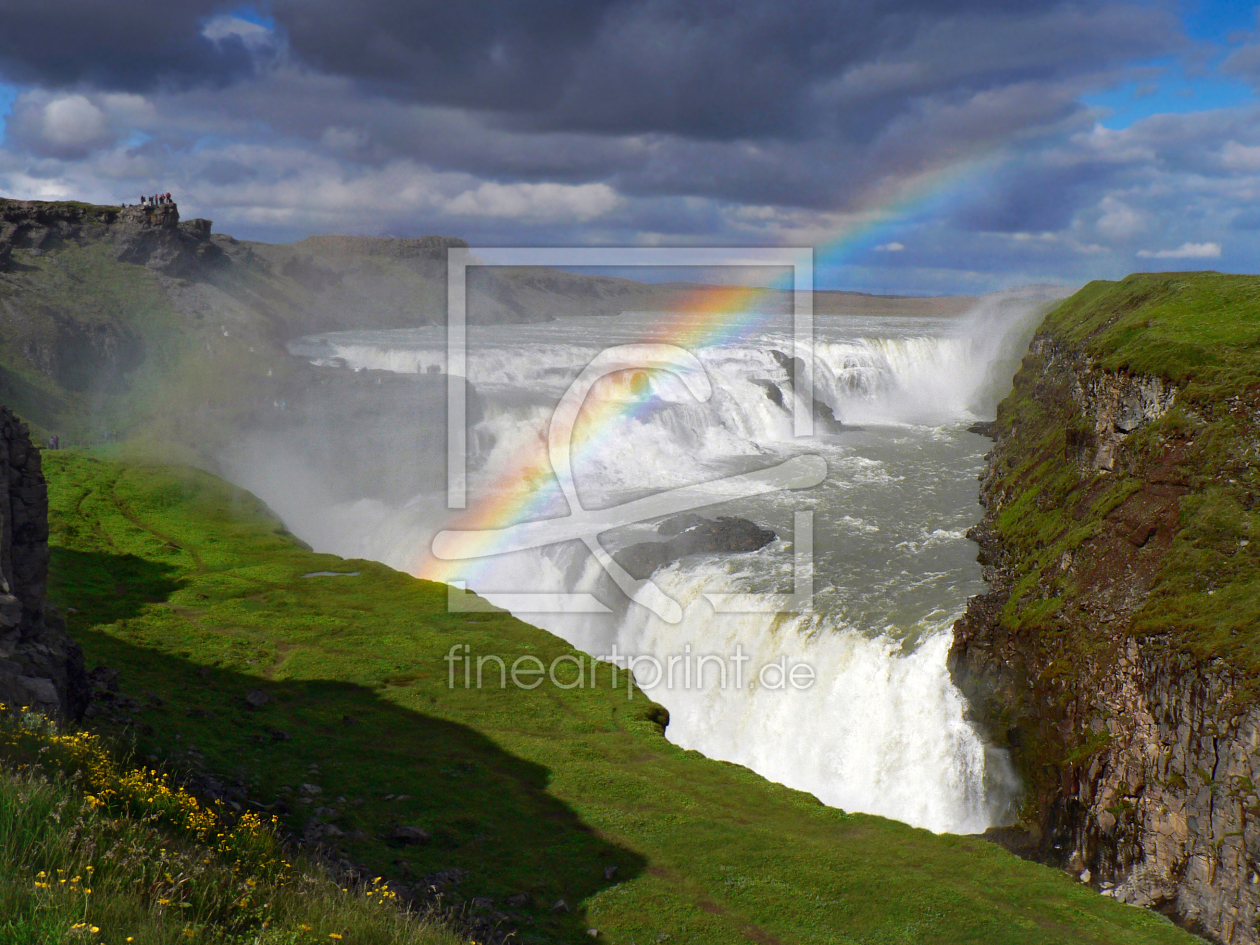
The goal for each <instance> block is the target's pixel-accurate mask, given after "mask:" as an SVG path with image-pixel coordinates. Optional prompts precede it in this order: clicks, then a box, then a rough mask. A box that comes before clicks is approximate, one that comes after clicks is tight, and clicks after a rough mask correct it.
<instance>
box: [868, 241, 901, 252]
mask: <svg viewBox="0 0 1260 945" xmlns="http://www.w3.org/2000/svg"><path fill="white" fill-rule="evenodd" d="M905 248H906V247H905V245H904V244H902V243H898V242H897V241H895V240H894V241H893V242H891V243H882V244H880V245H879V246H876V247H875V249H877V250H878V251H879V252H881V253H899V252H901V251H902V250H903V249H905Z"/></svg>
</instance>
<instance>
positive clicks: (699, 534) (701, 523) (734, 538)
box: [613, 512, 775, 580]
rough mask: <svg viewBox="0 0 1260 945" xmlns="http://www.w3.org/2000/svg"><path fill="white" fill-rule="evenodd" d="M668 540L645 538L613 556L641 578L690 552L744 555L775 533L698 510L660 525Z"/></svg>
mask: <svg viewBox="0 0 1260 945" xmlns="http://www.w3.org/2000/svg"><path fill="white" fill-rule="evenodd" d="M656 532H657V534H658V535H663V536H664V537H665V538H666V539H668V540H667V541H645V542H640V543H638V544H635V545H630V546H628V547H626V548H622V549H621V550H620V551H618V552H617V553H616V554H614V555H613V559H614V560H615V561H616V562H617V563H618V564H620V565H621V566H622V567H623V568H625V569H626V571H628V572H629V573H630V575H631V576H633V577H634V578H636V579H638V580H645V579H647V578H648V577H651V575H652V573H653V572H654V571H656V570H657V569H659V568H663V567H665V565H667V564H672V563H673V562H675V561H678V560H679V559H681V558H685V557H687V556H688V555H700V554H741V553H745V552H749V551H756V550H757V549H759V548H762V547H764V546H766V545H768V544H770V542H772V541H774V539H775V534H774V532H772V531H771V530H770V529H768V528H762V527H761V526H760V525H757V524H756V523H755V522H750V521H748V520H747V519H743V518H735V517H733V516H720V517H719V518H718V519H717V520H714V519H709V518H705V517H704V516H703V515H697V514H695V513H694V512H687V513H684V514H682V515H675V516H672V517H671V518H668V519H666V520H665V521H663V522H661V523H660V525H658V526H657V528H656Z"/></svg>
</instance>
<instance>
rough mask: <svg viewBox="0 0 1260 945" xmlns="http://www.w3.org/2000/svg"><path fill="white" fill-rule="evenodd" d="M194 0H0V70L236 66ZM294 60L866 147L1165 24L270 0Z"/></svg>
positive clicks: (420, 95)
mask: <svg viewBox="0 0 1260 945" xmlns="http://www.w3.org/2000/svg"><path fill="white" fill-rule="evenodd" d="M229 8H230V6H229V5H226V4H222V3H214V2H210V0H191V2H180V3H170V2H151V0H138V2H128V3H123V4H102V3H99V2H97V0H70V2H69V3H65V2H59V3H56V4H51V3H47V4H34V3H30V2H28V0H0V22H3V23H4V30H3V33H0V71H3V73H4V74H5V75H6V76H7V77H8V78H10V79H11V80H15V81H22V82H33V83H38V84H42V85H47V86H64V85H74V84H80V83H87V84H91V85H94V86H96V87H99V88H103V89H105V88H118V89H126V90H138V89H143V88H148V87H152V86H155V85H158V84H160V83H172V82H173V83H177V84H180V83H182V84H185V85H186V84H189V83H195V82H199V81H223V80H225V79H227V78H230V77H233V76H239V75H241V74H244V73H245V72H247V71H248V69H249V67H250V57H249V55H248V50H247V49H246V48H245V44H244V43H243V42H242V41H241V39H240V38H239V37H235V36H229V37H224V38H222V39H220V40H219V41H217V42H216V41H211V40H209V39H207V38H206V37H205V36H204V35H203V29H204V26H205V24H206V22H207V21H208V20H209V18H211V17H212V16H213V15H215V14H222V13H224V12H225V11H226V10H228V9H229ZM267 9H268V12H269V13H270V14H271V15H273V16H274V17H275V22H276V24H277V27H278V30H279V31H280V33H281V34H282V35H283V36H284V37H285V38H286V39H287V41H288V43H289V45H290V48H291V51H292V53H293V55H294V56H295V57H296V58H297V60H298V61H300V62H303V63H306V64H307V65H308V66H310V67H312V68H314V69H315V70H317V71H319V72H322V73H324V74H328V75H336V76H344V77H347V78H350V79H352V80H354V81H355V82H357V83H359V84H360V85H361V87H362V88H363V89H364V90H367V91H369V92H372V93H376V94H382V95H385V96H387V97H391V98H395V99H397V100H400V101H408V102H415V103H419V104H427V105H441V106H452V107H458V108H466V109H472V110H474V111H477V112H481V113H493V114H494V115H495V116H496V117H497V119H498V120H499V121H501V122H503V123H505V124H506V125H507V126H508V127H513V128H518V129H529V130H565V131H585V132H595V133H599V134H618V135H624V134H648V133H665V134H674V135H681V136H684V137H689V138H701V139H703V138H714V139H722V140H729V139H733V138H765V137H786V138H797V137H802V136H813V135H817V134H824V135H825V134H831V135H836V136H840V137H844V138H845V139H846V140H850V141H857V140H861V139H867V138H869V137H870V136H872V135H873V134H875V133H876V132H877V131H878V130H879V129H881V128H883V127H885V126H886V125H887V123H888V122H889V121H890V120H891V119H893V118H895V116H896V115H897V114H899V113H900V112H901V111H902V109H903V108H904V104H905V102H906V100H908V99H912V98H919V97H923V96H932V95H937V96H943V97H944V98H945V99H947V100H955V101H956V100H959V99H961V98H963V97H966V96H968V95H973V94H976V93H980V92H983V91H985V90H988V89H992V88H995V87H999V86H1002V85H1006V84H1010V83H1013V82H1019V81H1030V80H1031V81H1046V80H1051V79H1054V78H1056V77H1061V76H1064V75H1070V74H1073V73H1078V72H1080V71H1082V70H1089V71H1096V70H1098V69H1100V68H1107V67H1108V66H1110V65H1113V64H1115V63H1118V62H1121V61H1127V60H1129V59H1132V58H1134V57H1138V56H1146V55H1154V54H1157V53H1160V52H1165V51H1167V50H1168V49H1169V48H1170V46H1171V45H1172V44H1174V42H1175V39H1174V38H1175V37H1176V36H1177V35H1178V30H1177V28H1176V24H1175V22H1174V21H1173V20H1172V19H1171V16H1170V14H1169V12H1168V11H1167V10H1165V9H1163V8H1161V7H1150V6H1145V5H1133V4H1129V5H1125V4H1120V5H1116V4H1104V3H1097V2H1095V3H1088V2H1086V3H1073V4H1064V3H1062V2H1058V0H1022V2H1013V0H932V2H920V0H891V2H886V3H871V2H861V3H857V2H843V0H841V2H836V0H796V2H782V0H779V2H769V0H707V2H696V0H533V2H529V3H522V2H519V0H483V2H478V3H451V2H449V0H441V2H434V0H427V2H421V3H402V2H399V0H360V2H354V3H349V2H345V0H273V2H272V3H270V4H268V5H267Z"/></svg>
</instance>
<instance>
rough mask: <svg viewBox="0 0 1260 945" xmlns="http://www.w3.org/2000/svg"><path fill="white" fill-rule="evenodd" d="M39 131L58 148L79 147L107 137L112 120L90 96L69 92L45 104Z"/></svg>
mask: <svg viewBox="0 0 1260 945" xmlns="http://www.w3.org/2000/svg"><path fill="white" fill-rule="evenodd" d="M40 132H41V134H42V136H43V138H44V140H45V141H47V142H48V143H50V144H52V145H55V146H57V147H59V148H78V147H82V146H84V145H89V144H92V143H94V142H97V141H100V140H102V139H103V138H105V137H106V136H107V134H108V132H109V123H108V122H107V121H106V120H105V113H104V112H103V111H101V110H100V109H99V108H97V107H96V106H95V105H93V104H92V103H91V102H90V101H89V100H88V98H87V96H85V95H67V96H65V97H64V98H57V99H53V100H52V101H51V102H49V103H48V104H47V105H45V106H44V114H43V119H42V121H41V122H40Z"/></svg>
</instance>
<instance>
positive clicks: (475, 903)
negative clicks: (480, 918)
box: [472, 896, 494, 911]
mask: <svg viewBox="0 0 1260 945" xmlns="http://www.w3.org/2000/svg"><path fill="white" fill-rule="evenodd" d="M472 907H473V908H474V909H481V910H483V911H484V910H489V909H493V908H494V900H493V899H491V898H490V897H489V896H475V897H473V900H472Z"/></svg>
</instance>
